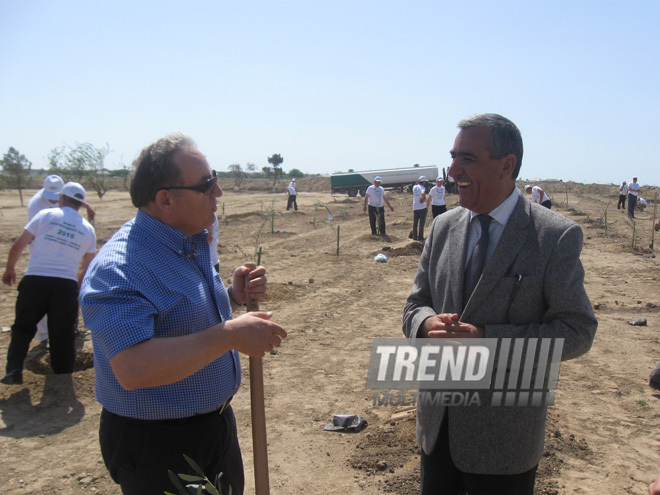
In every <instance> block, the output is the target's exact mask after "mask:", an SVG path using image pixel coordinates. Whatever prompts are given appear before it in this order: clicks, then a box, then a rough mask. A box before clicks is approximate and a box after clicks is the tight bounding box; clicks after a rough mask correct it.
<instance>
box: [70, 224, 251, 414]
mask: <svg viewBox="0 0 660 495" xmlns="http://www.w3.org/2000/svg"><path fill="white" fill-rule="evenodd" d="M80 308H81V309H82V315H83V318H84V321H85V326H86V327H87V328H89V329H91V331H92V342H93V344H94V366H95V371H96V397H97V399H98V401H99V402H100V403H101V404H102V405H103V406H104V407H105V408H106V409H107V410H109V411H111V412H113V413H115V414H120V415H122V416H128V417H131V418H139V419H173V418H185V417H189V416H193V415H195V414H201V413H205V412H209V411H213V410H215V409H217V408H219V407H220V406H221V405H222V404H223V403H224V402H225V401H226V400H227V399H228V398H229V397H231V396H232V395H233V394H235V393H236V391H237V390H238V387H239V385H240V381H241V367H240V362H239V357H238V353H237V352H236V351H230V352H228V353H226V354H224V355H222V356H220V357H219V358H218V359H216V360H215V361H213V362H212V363H210V364H208V365H207V366H205V367H204V368H202V369H201V370H199V371H198V372H197V373H194V374H193V375H190V376H189V377H187V378H185V379H183V380H181V381H178V382H175V383H172V384H169V385H163V386H160V387H148V388H140V389H137V390H125V389H124V388H122V386H121V385H120V384H119V382H118V381H117V379H116V378H115V375H114V373H113V371H112V368H111V366H110V359H111V358H112V357H113V356H115V355H116V354H118V353H119V352H121V351H123V350H124V349H127V348H128V347H130V346H133V345H135V344H137V343H139V342H142V341H144V340H147V339H152V338H161V337H176V336H180V335H187V334H191V333H195V332H198V331H200V330H203V329H205V328H208V327H210V326H213V325H216V324H218V323H220V322H221V321H227V320H229V319H231V316H232V315H231V304H230V302H229V296H228V294H227V290H226V289H225V286H224V284H223V283H222V280H220V276H219V275H218V274H217V273H216V271H215V270H214V269H213V266H212V265H211V259H210V250H209V245H208V235H207V232H206V231H202V232H200V233H199V234H196V235H194V236H187V235H185V234H182V233H181V232H179V231H177V230H175V229H173V228H171V227H169V226H167V225H165V224H163V223H162V222H160V221H158V220H156V219H155V218H152V217H150V216H149V215H147V214H146V213H143V212H142V211H138V214H137V216H136V217H135V218H134V219H132V220H130V221H128V222H127V223H126V224H124V226H123V227H121V229H119V231H117V233H115V235H113V236H112V238H111V239H110V240H109V241H108V242H107V243H106V244H105V245H104V246H103V247H102V248H101V250H100V251H99V253H98V255H97V256H96V258H94V260H93V261H92V263H91V264H90V266H89V269H88V270H87V275H86V276H85V279H84V281H83V284H82V287H81V289H80Z"/></svg>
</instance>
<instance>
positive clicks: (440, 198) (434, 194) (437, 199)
mask: <svg viewBox="0 0 660 495" xmlns="http://www.w3.org/2000/svg"><path fill="white" fill-rule="evenodd" d="M429 196H431V204H432V205H436V206H444V204H445V186H439V187H438V186H433V187H432V188H431V190H430V191H429Z"/></svg>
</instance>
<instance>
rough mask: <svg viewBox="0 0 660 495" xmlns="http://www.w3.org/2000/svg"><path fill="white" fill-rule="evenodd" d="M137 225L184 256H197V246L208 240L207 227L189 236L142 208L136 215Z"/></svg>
mask: <svg viewBox="0 0 660 495" xmlns="http://www.w3.org/2000/svg"><path fill="white" fill-rule="evenodd" d="M135 225H137V226H138V227H140V228H144V229H146V230H147V231H148V232H150V234H151V235H153V236H154V237H156V239H157V240H158V241H159V242H160V243H162V244H163V245H164V246H165V247H167V248H169V249H171V250H172V251H175V252H177V253H179V254H180V255H182V256H184V255H185V256H196V255H197V246H201V245H203V243H204V242H208V240H207V239H208V230H206V229H204V230H202V231H201V232H199V233H197V234H195V235H193V236H189V235H187V234H184V233H183V232H180V231H178V230H176V229H175V228H173V227H170V226H169V225H166V224H164V223H163V222H161V221H160V220H157V219H156V218H154V217H152V216H150V215H149V214H147V213H145V212H143V211H142V210H138V212H137V215H136V216H135Z"/></svg>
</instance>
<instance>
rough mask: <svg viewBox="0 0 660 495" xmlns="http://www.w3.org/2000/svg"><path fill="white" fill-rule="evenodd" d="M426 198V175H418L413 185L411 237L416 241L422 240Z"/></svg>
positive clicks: (427, 206)
mask: <svg viewBox="0 0 660 495" xmlns="http://www.w3.org/2000/svg"><path fill="white" fill-rule="evenodd" d="M428 208H429V205H428V201H427V198H426V177H425V176H423V175H420V176H419V178H418V179H417V184H415V185H414V186H413V230H412V233H411V237H412V238H413V239H414V240H416V241H423V240H424V224H425V223H426V214H427V213H428Z"/></svg>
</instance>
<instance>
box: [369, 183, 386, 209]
mask: <svg viewBox="0 0 660 495" xmlns="http://www.w3.org/2000/svg"><path fill="white" fill-rule="evenodd" d="M365 194H366V195H367V196H369V206H375V207H377V208H380V207H381V206H384V205H385V200H384V199H383V198H384V197H385V188H384V187H383V186H374V185H373V184H372V185H371V186H369V187H367V192H366V193H365Z"/></svg>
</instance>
